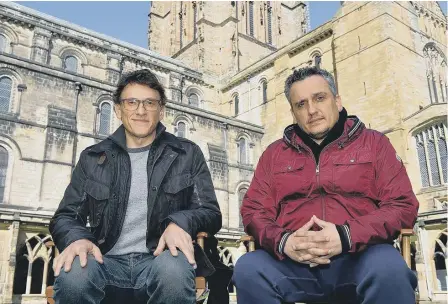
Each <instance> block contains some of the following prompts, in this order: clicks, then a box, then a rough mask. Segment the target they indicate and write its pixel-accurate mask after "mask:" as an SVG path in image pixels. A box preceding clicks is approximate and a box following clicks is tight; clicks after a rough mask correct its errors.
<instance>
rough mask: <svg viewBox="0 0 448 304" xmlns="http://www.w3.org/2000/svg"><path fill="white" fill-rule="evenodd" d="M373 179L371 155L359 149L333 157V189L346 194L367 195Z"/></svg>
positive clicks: (370, 191) (370, 189)
mask: <svg viewBox="0 0 448 304" xmlns="http://www.w3.org/2000/svg"><path fill="white" fill-rule="evenodd" d="M374 181H375V172H374V168H373V156H372V154H371V152H370V151H368V152H366V151H364V152H363V151H359V152H357V153H356V154H346V155H342V156H339V157H335V158H333V179H332V183H333V190H334V191H335V192H338V193H341V194H343V195H346V196H368V195H370V193H372V187H373V185H374Z"/></svg>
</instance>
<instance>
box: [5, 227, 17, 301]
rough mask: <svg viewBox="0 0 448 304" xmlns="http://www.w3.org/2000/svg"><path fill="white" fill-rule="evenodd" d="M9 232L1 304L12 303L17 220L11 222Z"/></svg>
mask: <svg viewBox="0 0 448 304" xmlns="http://www.w3.org/2000/svg"><path fill="white" fill-rule="evenodd" d="M9 230H10V231H11V242H10V244H9V248H10V253H9V264H8V266H7V273H6V285H5V289H4V292H3V302H2V303H12V291H13V285H14V272H15V269H16V257H17V252H16V249H17V240H18V237H19V230H20V222H19V221H18V220H16V221H13V222H12V224H11V226H10V227H9Z"/></svg>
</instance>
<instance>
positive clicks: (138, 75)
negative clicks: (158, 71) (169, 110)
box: [113, 69, 166, 106]
mask: <svg viewBox="0 0 448 304" xmlns="http://www.w3.org/2000/svg"><path fill="white" fill-rule="evenodd" d="M133 83H136V84H141V85H145V86H147V87H149V88H151V89H154V90H156V91H157V92H159V95H160V104H161V105H162V106H164V105H165V104H166V95H165V89H164V88H163V86H162V85H161V84H160V82H159V80H158V79H157V77H156V75H154V74H153V73H152V72H151V71H150V70H148V69H143V70H137V71H133V72H130V73H127V74H124V75H123V76H121V78H120V80H119V81H118V85H117V89H116V90H115V92H114V96H113V97H114V103H116V104H119V103H120V96H121V93H122V92H123V90H124V88H125V87H126V86H127V85H128V84H133Z"/></svg>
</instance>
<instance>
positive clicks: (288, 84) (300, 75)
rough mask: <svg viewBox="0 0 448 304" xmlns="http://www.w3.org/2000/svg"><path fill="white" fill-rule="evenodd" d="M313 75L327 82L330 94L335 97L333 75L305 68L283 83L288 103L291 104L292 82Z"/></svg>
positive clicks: (336, 92)
mask: <svg viewBox="0 0 448 304" xmlns="http://www.w3.org/2000/svg"><path fill="white" fill-rule="evenodd" d="M314 75H318V76H322V77H323V78H324V79H325V80H326V81H327V82H328V86H329V87H330V91H331V93H333V96H336V95H337V94H338V90H337V89H336V83H335V81H334V77H333V75H331V74H330V73H329V72H328V71H326V70H323V69H319V68H316V67H306V68H301V69H298V70H295V71H294V72H293V73H292V74H291V75H289V77H288V78H287V79H286V81H285V95H286V99H288V102H289V103H291V100H290V98H289V93H290V92H291V87H292V85H293V84H294V82H297V81H302V80H305V79H306V78H308V77H311V76H314Z"/></svg>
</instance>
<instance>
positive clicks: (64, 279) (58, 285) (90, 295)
mask: <svg viewBox="0 0 448 304" xmlns="http://www.w3.org/2000/svg"><path fill="white" fill-rule="evenodd" d="M178 253H179V255H178V256H177V257H173V256H172V255H171V253H170V252H169V251H168V250H165V251H164V252H163V253H162V254H161V255H160V256H158V257H154V256H153V255H152V254H149V253H148V254H142V253H135V254H128V255H120V256H107V255H106V256H103V261H104V263H103V264H100V263H98V262H97V261H96V260H95V259H94V258H93V256H91V255H89V256H88V261H87V266H86V267H84V268H82V267H81V265H80V262H79V258H78V257H76V258H75V260H74V261H73V265H72V269H71V270H70V272H65V271H64V269H61V272H60V275H59V276H58V277H57V278H56V281H55V284H54V292H55V293H54V299H55V301H56V303H59V304H72V303H73V304H74V303H79V304H99V303H100V302H101V300H102V299H103V298H104V297H105V290H106V287H107V289H109V288H110V287H113V288H116V289H119V291H120V290H122V291H124V290H129V289H130V290H132V291H133V292H132V293H131V294H133V295H134V296H135V299H133V298H130V299H128V302H127V303H135V302H137V301H139V302H141V301H145V302H147V303H151V304H156V303H160V304H161V303H164V304H184V303H185V304H193V303H196V290H195V271H194V269H193V267H192V266H191V265H190V264H189V263H188V261H187V258H186V257H185V255H184V254H183V253H182V252H180V251H178Z"/></svg>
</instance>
